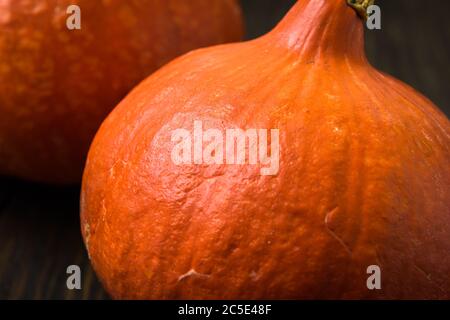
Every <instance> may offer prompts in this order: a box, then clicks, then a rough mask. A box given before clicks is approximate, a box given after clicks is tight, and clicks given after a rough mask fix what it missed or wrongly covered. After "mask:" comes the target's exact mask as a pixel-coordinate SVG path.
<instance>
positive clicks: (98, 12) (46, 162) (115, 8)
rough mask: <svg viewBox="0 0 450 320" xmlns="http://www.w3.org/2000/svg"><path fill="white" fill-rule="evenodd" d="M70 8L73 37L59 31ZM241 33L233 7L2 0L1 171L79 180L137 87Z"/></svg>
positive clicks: (178, 1)
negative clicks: (105, 127)
mask: <svg viewBox="0 0 450 320" xmlns="http://www.w3.org/2000/svg"><path fill="white" fill-rule="evenodd" d="M70 5H78V6H79V7H80V9H81V30H69V29H68V28H67V27H66V20H67V18H68V17H69V16H70V14H67V13H66V10H67V8H68V7H69V6H70ZM205 26H207V27H205ZM242 33H243V32H242V19H241V12H240V8H239V6H238V2H237V1H236V0H213V1H211V0H190V1H185V0H95V1H92V0H58V1H57V0H5V1H0V114H1V117H0V174H4V175H11V176H17V177H20V178H25V179H30V180H35V181H39V182H48V183H62V184H65V183H79V182H80V181H81V176H82V172H83V168H84V163H85V159H86V156H87V152H88V149H89V145H90V143H91V141H92V139H93V137H94V135H95V132H96V131H97V130H98V127H99V126H100V124H101V122H102V121H103V120H104V118H105V117H106V116H107V114H108V113H109V112H110V111H111V110H112V108H113V107H115V106H116V105H117V103H119V102H120V100H121V99H122V98H124V97H125V95H126V94H127V93H128V92H129V91H130V90H131V89H132V88H133V87H134V86H135V85H136V84H138V83H139V82H140V81H141V80H143V79H144V78H145V77H146V76H148V75H149V74H150V73H151V72H153V71H155V70H157V69H158V68H159V67H161V66H162V65H163V64H165V63H167V62H168V61H170V60H172V59H173V58H175V57H177V56H179V55H181V54H183V53H186V52H188V51H190V50H192V49H195V48H200V47H205V46H208V45H214V44H219V43H224V42H233V41H238V40H240V39H241V37H242Z"/></svg>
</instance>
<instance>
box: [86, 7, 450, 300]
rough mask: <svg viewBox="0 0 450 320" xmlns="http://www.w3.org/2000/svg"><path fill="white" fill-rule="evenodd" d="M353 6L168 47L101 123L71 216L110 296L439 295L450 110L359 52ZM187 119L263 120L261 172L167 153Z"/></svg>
mask: <svg viewBox="0 0 450 320" xmlns="http://www.w3.org/2000/svg"><path fill="white" fill-rule="evenodd" d="M353 2H354V4H353V5H349V4H351V3H350V1H349V2H347V1H345V0H302V1H298V2H297V4H296V5H295V6H294V7H293V8H292V10H291V11H290V12H289V13H288V15H287V16H286V17H285V18H284V19H283V21H282V22H281V23H280V24H279V25H278V26H277V27H276V28H275V29H274V30H273V31H272V32H270V33H268V34H267V35H265V36H263V37H261V38H259V39H256V40H254V41H250V42H244V43H238V44H230V45H222V46H216V47H213V48H208V49H201V50H197V51H194V52H191V53H189V54H187V55H184V56H183V57H181V58H178V59H176V60H175V61H173V62H171V63H169V64H168V65H166V66H165V67H164V68H162V69H160V70H159V71H158V72H156V73H155V74H153V75H152V76H150V77H149V78H147V79H146V80H145V81H144V82H143V83H141V84H140V85H139V86H138V87H137V88H136V89H134V90H133V91H132V93H130V95H129V96H128V97H127V98H126V99H125V100H123V101H122V102H121V103H120V105H119V106H118V107H117V108H116V109H115V110H114V111H113V112H112V114H111V115H110V116H109V117H108V118H107V119H106V120H105V122H104V123H103V124H102V126H101V128H100V130H99V132H98V133H97V136H96V138H95V140H94V142H93V144H92V147H91V149H90V152H89V156H88V161H87V165H86V169H85V172H84V179H83V186H82V196H81V226H82V232H83V237H84V241H85V244H86V247H87V249H88V252H89V255H90V258H91V261H92V264H93V267H94V269H95V271H96V272H97V274H98V276H99V277H100V279H101V281H102V283H103V284H104V286H105V288H106V290H107V291H108V292H109V293H110V294H111V296H112V297H113V298H117V299H121V298H126V299H167V298H170V299H224V298H225V299H329V298H333V299H340V298H346V299H433V298H437V299H449V298H450V278H449V276H448V275H449V274H450V208H449V207H450V188H449V184H450V124H449V120H448V119H447V118H446V116H445V115H443V114H442V113H441V112H440V111H439V110H438V108H437V107H436V106H434V105H433V104H432V103H431V102H430V101H429V100H428V99H427V98H425V97H423V96H422V95H421V94H419V93H418V92H416V91H415V90H414V89H412V88H411V87H409V86H407V85H406V84H404V83H402V82H400V81H398V80H396V79H394V78H392V77H390V76H388V75H386V74H383V73H381V72H380V71H377V70H376V69H374V68H373V67H372V66H371V65H370V64H369V63H368V61H367V59H366V57H365V54H364V38H363V29H364V27H363V23H362V21H361V18H360V17H358V15H357V14H356V12H355V10H353V9H357V11H358V10H359V11H360V10H365V7H364V6H357V5H356V4H361V3H362V1H360V2H361V3H359V2H358V1H353ZM353 2H352V3H353ZM368 3H369V1H364V3H363V4H365V5H367V4H368ZM352 6H353V8H352ZM359 13H360V15H363V14H362V13H361V12H359ZM195 121H203V124H204V130H206V129H209V128H216V129H217V128H218V129H220V130H222V129H224V128H242V129H243V130H246V129H250V128H257V129H259V128H265V129H272V128H277V129H279V135H280V138H279V139H280V148H279V149H280V163H279V171H278V173H277V174H276V175H273V176H264V175H261V174H260V170H259V169H260V167H259V166H258V165H205V164H200V165H196V164H191V165H179V164H176V163H175V162H174V161H173V158H172V157H171V151H172V150H173V147H174V143H173V142H172V140H171V133H172V132H173V130H176V129H179V128H183V129H186V130H192V127H193V124H194V123H195ZM373 266H377V267H379V270H380V271H381V279H382V283H381V290H369V289H368V287H367V279H368V278H369V276H370V273H369V274H368V273H367V272H368V270H377V269H376V268H375V269H374V268H373ZM370 272H373V271H370Z"/></svg>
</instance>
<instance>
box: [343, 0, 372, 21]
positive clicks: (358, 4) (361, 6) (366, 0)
mask: <svg viewBox="0 0 450 320" xmlns="http://www.w3.org/2000/svg"><path fill="white" fill-rule="evenodd" d="M374 2H375V0H347V4H348V5H349V6H350V7H352V8H353V9H355V10H356V12H357V13H358V14H359V16H360V17H361V18H363V19H364V20H367V8H369V7H370V6H371V5H373V4H374Z"/></svg>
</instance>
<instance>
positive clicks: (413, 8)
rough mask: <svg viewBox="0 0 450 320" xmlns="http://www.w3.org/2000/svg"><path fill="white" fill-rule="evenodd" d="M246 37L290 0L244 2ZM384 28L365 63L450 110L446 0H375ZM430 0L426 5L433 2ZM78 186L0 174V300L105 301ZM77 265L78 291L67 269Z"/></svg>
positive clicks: (375, 34) (266, 25) (370, 38)
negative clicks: (84, 235)
mask: <svg viewBox="0 0 450 320" xmlns="http://www.w3.org/2000/svg"><path fill="white" fill-rule="evenodd" d="M242 2H243V7H244V11H245V15H246V21H247V29H248V35H247V37H248V38H253V37H255V36H257V35H260V34H262V33H264V32H265V31H267V30H269V29H270V28H271V27H272V26H273V25H274V24H276V22H277V21H279V19H280V18H281V17H282V16H283V14H284V13H285V12H286V10H287V9H288V8H289V7H290V6H291V5H292V4H293V3H294V2H295V1H294V0H284V1H283V0H278V1H277V0H243V1H242ZM378 4H379V5H380V6H381V7H382V13H383V29H382V30H381V31H370V32H367V49H368V54H369V57H370V60H371V61H372V63H373V64H374V65H376V66H377V67H378V68H380V69H382V70H384V71H386V72H388V73H391V74H393V75H395V76H396V77H398V78H400V79H402V80H403V81H405V82H407V83H409V84H411V85H412V86H414V87H415V88H417V89H418V90H419V91H421V92H423V93H425V94H426V95H427V96H428V97H430V98H431V99H432V100H433V101H434V102H435V103H436V104H437V105H439V106H440V107H441V109H442V110H444V111H445V112H446V113H447V115H449V114H450V105H449V102H450V99H449V96H450V92H449V84H450V72H449V71H450V70H449V69H450V63H449V57H450V47H449V43H450V22H449V20H448V17H447V15H448V12H450V10H449V9H450V1H448V0H435V1H425V0H395V1H394V0H384V1H383V0H378ZM431 4H432V5H431ZM78 197H79V186H74V187H65V188H61V187H52V186H43V185H39V184H31V183H27V182H22V181H18V180H15V179H11V178H0V299H105V298H107V295H106V293H105V292H104V291H103V289H102V287H101V286H100V284H99V283H98V281H97V279H96V277H95V275H94V273H93V271H92V269H91V267H90V264H89V260H88V258H87V255H86V251H85V249H84V247H83V243H82V240H81V236H80V226H79V220H78ZM72 264H76V265H79V266H80V267H81V269H82V290H79V291H78V290H75V291H70V290H68V289H67V288H66V277H67V275H66V268H67V266H69V265H72Z"/></svg>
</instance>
